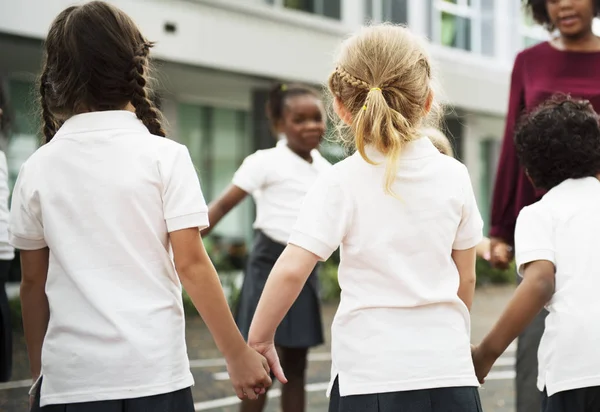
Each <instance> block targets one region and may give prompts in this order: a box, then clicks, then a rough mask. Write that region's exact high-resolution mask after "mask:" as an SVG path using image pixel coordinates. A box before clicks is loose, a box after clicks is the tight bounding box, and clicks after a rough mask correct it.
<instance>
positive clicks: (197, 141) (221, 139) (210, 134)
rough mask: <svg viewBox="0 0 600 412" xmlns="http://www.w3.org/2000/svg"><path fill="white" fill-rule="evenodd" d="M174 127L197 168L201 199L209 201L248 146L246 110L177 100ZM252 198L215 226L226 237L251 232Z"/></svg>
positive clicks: (224, 184)
mask: <svg viewBox="0 0 600 412" xmlns="http://www.w3.org/2000/svg"><path fill="white" fill-rule="evenodd" d="M177 111H178V113H177V117H178V120H177V127H178V135H179V138H180V141H181V143H183V144H185V145H186V146H187V147H188V149H189V151H190V155H191V157H192V161H193V162H194V166H195V167H196V170H197V171H198V175H199V177H200V183H201V185H202V192H203V194H204V197H205V200H206V201H207V202H210V201H211V200H213V199H215V198H216V197H217V196H219V195H220V194H221V192H222V191H223V190H224V189H225V188H226V187H227V186H228V185H229V183H230V182H231V178H232V177H233V174H234V173H235V171H236V170H237V168H238V167H239V165H240V164H241V163H242V160H243V159H244V158H245V157H246V156H247V155H248V154H249V153H250V151H251V150H252V149H251V147H250V139H249V138H248V136H247V134H248V130H249V128H248V113H247V112H245V111H240V110H230V109H221V108H215V107H210V106H200V105H194V104H186V103H180V104H179V105H178V110H177ZM252 219H253V216H252V202H251V199H249V198H248V199H246V200H244V202H242V203H241V204H240V205H238V206H237V207H236V208H235V209H233V210H232V211H231V212H230V213H229V214H228V215H227V216H226V217H225V218H224V219H223V220H222V221H221V222H220V223H219V225H218V226H217V227H216V228H215V230H214V232H213V233H214V234H215V235H217V236H219V237H224V238H226V239H228V240H229V241H234V242H237V241H241V242H243V241H248V240H250V238H251V236H252V231H251V223H252Z"/></svg>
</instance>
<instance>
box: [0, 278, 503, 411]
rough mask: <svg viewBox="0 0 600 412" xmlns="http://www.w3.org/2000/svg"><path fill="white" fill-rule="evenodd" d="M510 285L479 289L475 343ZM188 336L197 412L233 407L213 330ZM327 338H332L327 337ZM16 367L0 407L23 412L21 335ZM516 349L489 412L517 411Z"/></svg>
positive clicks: (319, 358) (313, 391) (311, 398)
mask: <svg viewBox="0 0 600 412" xmlns="http://www.w3.org/2000/svg"><path fill="white" fill-rule="evenodd" d="M512 291H513V288H512V287H486V288H483V289H479V290H478V291H477V293H476V297H475V303H474V307H473V314H472V325H473V327H472V336H473V342H475V343H477V342H479V340H480V339H481V338H482V336H483V335H484V334H485V333H486V332H487V331H488V329H489V328H490V327H491V325H492V323H493V322H494V321H495V319H496V318H497V316H498V314H499V311H500V310H501V309H502V308H503V306H504V304H505V303H506V301H507V300H508V298H509V297H510V295H511V293H512ZM335 309H336V308H335V305H327V306H326V307H325V308H324V317H325V320H326V322H327V323H328V324H329V323H330V322H331V319H332V318H333V314H334V312H335ZM187 340H188V350H189V356H190V359H192V362H191V365H192V371H193V373H194V377H195V379H196V385H195V387H194V389H193V392H194V400H195V401H196V410H197V411H212V412H234V411H237V398H235V397H234V396H233V392H232V390H231V387H230V386H229V382H228V381H227V375H226V373H225V367H224V364H223V361H222V359H221V358H220V356H219V353H218V351H217V350H216V348H215V346H214V344H213V342H212V340H211V338H210V335H209V334H208V332H207V330H206V328H205V326H204V325H203V323H202V322H201V321H200V320H199V319H193V320H191V321H189V322H188V328H187ZM327 341H328V342H329V341H330V340H329V338H328V339H327ZM14 362H15V370H14V376H13V381H11V382H9V383H8V384H0V411H2V412H21V411H24V410H26V401H27V390H28V387H29V384H30V382H29V381H28V380H27V379H28V366H27V359H26V353H25V345H24V341H23V337H22V336H21V335H15V359H14ZM329 367H330V357H329V346H328V345H323V346H322V347H319V348H317V349H315V350H314V351H312V355H311V362H310V366H309V371H308V384H307V391H308V404H309V407H308V412H321V411H327V398H326V397H325V395H324V392H325V388H326V385H327V381H328V379H329ZM513 370H514V349H511V350H509V351H508V353H507V354H505V356H504V357H503V358H501V359H500V361H499V362H498V364H497V365H496V367H495V368H494V369H493V371H492V373H491V374H490V376H489V377H488V382H487V383H486V384H485V386H484V387H482V388H481V390H480V394H481V398H482V402H483V408H484V411H486V412H513V411H514V400H513V396H514V395H513V379H514V372H513ZM271 396H272V399H270V401H269V405H268V408H267V411H268V412H277V411H279V408H278V406H279V400H278V396H279V390H278V389H277V387H276V388H275V389H274V390H272V391H271Z"/></svg>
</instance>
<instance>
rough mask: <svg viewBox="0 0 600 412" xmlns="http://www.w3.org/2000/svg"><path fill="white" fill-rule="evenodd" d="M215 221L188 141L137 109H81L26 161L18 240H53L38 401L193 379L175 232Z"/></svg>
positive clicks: (23, 245)
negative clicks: (150, 126)
mask: <svg viewBox="0 0 600 412" xmlns="http://www.w3.org/2000/svg"><path fill="white" fill-rule="evenodd" d="M207 225H208V212H207V207H206V203H205V201H204V198H203V196H202V191H201V189H200V184H199V182H198V177H197V175H196V171H195V169H194V166H193V165H192V161H191V159H190V155H189V153H188V150H187V149H186V148H185V146H182V145H180V144H178V143H176V142H174V141H171V140H168V139H165V138H162V137H157V136H153V135H151V134H150V133H149V132H148V130H147V129H146V128H145V127H144V125H143V124H142V123H141V122H140V121H139V120H138V119H137V118H136V116H135V114H133V113H131V112H127V111H106V112H93V113H86V114H81V115H77V116H73V117H72V118H70V119H69V120H67V121H66V122H65V124H64V125H63V126H62V127H61V128H60V130H59V131H58V133H57V134H56V136H55V137H54V138H53V139H52V141H51V142H50V143H48V144H46V145H44V146H42V147H41V148H40V149H38V150H37V151H36V152H35V153H34V154H33V155H32V156H31V157H30V158H29V159H28V160H27V162H26V163H25V164H24V165H23V167H22V168H21V171H20V173H19V177H18V180H17V183H16V186H15V189H14V192H13V203H12V214H11V222H10V240H11V243H12V244H13V245H14V246H15V247H17V248H19V249H24V250H36V249H41V248H44V247H46V246H48V247H49V249H50V265H49V269H48V279H47V282H46V294H47V296H48V302H49V304H50V322H49V324H48V331H47V333H46V337H45V339H44V345H43V348H42V374H43V377H44V380H43V385H42V392H41V405H42V406H44V405H48V404H56V403H61V404H62V403H77V402H90V401H100V400H109V399H124V398H138V397H144V396H151V395H156V394H161V393H168V392H172V391H176V390H180V389H183V388H186V387H189V386H191V385H193V383H194V380H193V377H192V375H191V372H190V369H189V361H188V358H187V351H186V343H185V320H184V314H183V305H182V300H181V284H180V282H179V279H178V276H177V273H176V272H175V268H174V265H173V261H172V259H171V257H170V254H169V251H170V243H169V236H168V234H169V232H173V231H176V230H180V229H184V228H191V227H199V228H204V227H206V226H207Z"/></svg>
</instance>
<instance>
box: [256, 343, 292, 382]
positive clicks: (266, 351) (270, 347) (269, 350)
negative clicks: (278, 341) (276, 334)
mask: <svg viewBox="0 0 600 412" xmlns="http://www.w3.org/2000/svg"><path fill="white" fill-rule="evenodd" d="M250 347H251V348H253V349H254V350H256V351H257V352H258V353H260V354H261V355H263V356H264V357H265V358H266V359H267V362H268V363H269V367H270V368H271V370H272V371H273V375H275V377H276V378H277V380H279V382H281V383H287V378H286V377H285V375H284V374H283V368H282V367H281V363H279V356H277V350H276V349H275V344H274V343H273V342H272V341H271V342H263V343H258V342H251V343H250Z"/></svg>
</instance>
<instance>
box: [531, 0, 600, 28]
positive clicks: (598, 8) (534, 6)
mask: <svg viewBox="0 0 600 412" xmlns="http://www.w3.org/2000/svg"><path fill="white" fill-rule="evenodd" d="M546 1H547V0H523V7H525V9H526V10H527V11H528V12H529V13H530V14H531V16H532V17H533V20H535V22H536V23H538V24H540V25H542V26H544V27H545V28H546V30H548V31H552V30H554V25H553V24H552V21H551V20H550V16H549V15H548V9H546ZM592 1H593V2H594V10H595V14H594V17H600V0H592Z"/></svg>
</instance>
